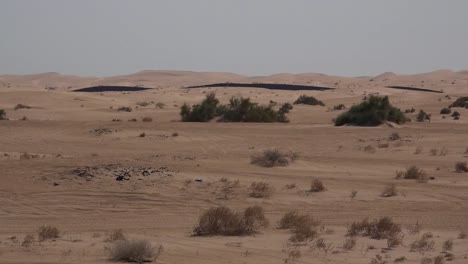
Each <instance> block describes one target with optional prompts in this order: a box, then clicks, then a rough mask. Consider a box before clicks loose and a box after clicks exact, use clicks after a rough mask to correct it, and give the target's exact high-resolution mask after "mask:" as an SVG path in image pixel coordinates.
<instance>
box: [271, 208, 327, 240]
mask: <svg viewBox="0 0 468 264" xmlns="http://www.w3.org/2000/svg"><path fill="white" fill-rule="evenodd" d="M319 224H320V223H319V222H318V221H315V220H313V219H312V218H311V217H310V216H308V215H300V214H299V213H298V212H297V211H290V212H288V213H286V214H285V215H284V216H283V217H282V218H281V219H280V221H279V226H278V228H280V229H289V230H291V233H292V235H291V237H290V238H289V240H290V241H291V242H294V243H297V242H305V241H310V240H313V239H314V238H316V237H317V235H318V232H317V226H318V225H319Z"/></svg>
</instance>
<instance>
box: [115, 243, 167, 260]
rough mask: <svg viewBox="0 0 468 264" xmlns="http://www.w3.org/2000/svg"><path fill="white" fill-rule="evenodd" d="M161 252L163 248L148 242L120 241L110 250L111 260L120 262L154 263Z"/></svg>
mask: <svg viewBox="0 0 468 264" xmlns="http://www.w3.org/2000/svg"><path fill="white" fill-rule="evenodd" d="M161 252H162V247H159V248H155V247H153V245H151V243H150V242H149V241H147V240H119V241H116V242H115V243H114V245H113V246H112V247H111V248H110V249H109V259H110V260H112V261H120V262H136V263H143V262H152V261H155V260H156V259H157V258H158V257H159V256H160V254H161Z"/></svg>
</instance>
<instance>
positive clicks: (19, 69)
mask: <svg viewBox="0 0 468 264" xmlns="http://www.w3.org/2000/svg"><path fill="white" fill-rule="evenodd" d="M144 69H155V70H163V69H171V70H194V71H226V72H235V73H240V74H246V75H264V74H273V73H281V72H290V73H301V72H318V73H325V74H333V75H347V76H361V75H375V74H379V73H382V72H385V71H395V72H399V73H419V72H427V71H432V70H436V69H453V70H461V69H468V1H466V0H321V1H319V0H316V1H314V0H185V1H182V0H166V1H163V0H75V1H71V0H29V1H27V0H0V74H28V73H40V72H51V71H53V72H60V73H65V74H77V75H98V76H109V75H117V74H128V73H133V72H136V71H139V70H144Z"/></svg>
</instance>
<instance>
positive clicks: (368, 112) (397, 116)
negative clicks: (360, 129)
mask: <svg viewBox="0 0 468 264" xmlns="http://www.w3.org/2000/svg"><path fill="white" fill-rule="evenodd" d="M406 120H407V119H406V117H405V115H404V114H403V113H402V112H401V111H400V109H398V108H396V107H393V106H392V105H391V104H390V101H389V99H388V96H384V97H381V96H374V95H371V96H370V97H369V98H367V99H365V100H364V101H363V102H362V103H360V104H358V105H353V106H352V107H351V108H350V109H349V110H348V111H347V112H345V113H342V114H341V115H339V116H338V117H337V118H336V120H335V126H342V125H345V124H350V125H355V126H378V125H381V124H382V123H383V122H385V121H391V122H395V123H397V124H402V123H404V122H406Z"/></svg>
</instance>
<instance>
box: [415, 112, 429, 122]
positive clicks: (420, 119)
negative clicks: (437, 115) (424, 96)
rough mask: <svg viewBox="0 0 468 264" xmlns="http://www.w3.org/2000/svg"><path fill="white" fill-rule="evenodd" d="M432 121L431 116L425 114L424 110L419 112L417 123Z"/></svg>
mask: <svg viewBox="0 0 468 264" xmlns="http://www.w3.org/2000/svg"><path fill="white" fill-rule="evenodd" d="M426 120H428V121H430V120H431V115H430V114H428V113H426V112H424V110H419V113H418V115H417V116H416V121H418V122H424V121H426Z"/></svg>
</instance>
